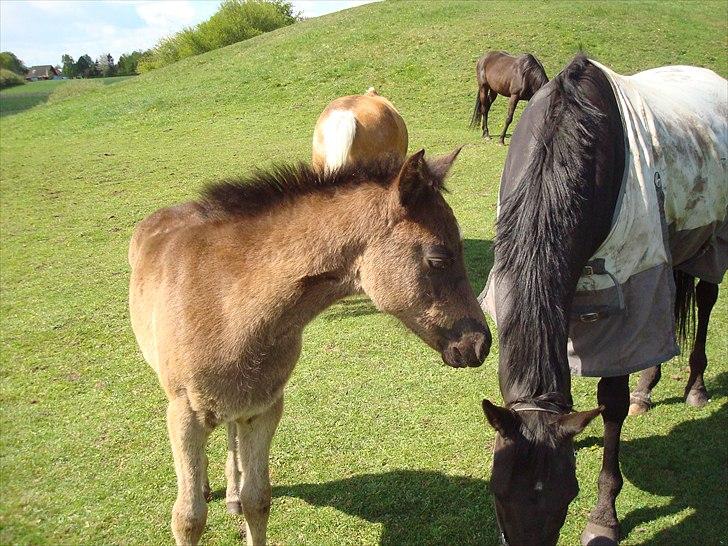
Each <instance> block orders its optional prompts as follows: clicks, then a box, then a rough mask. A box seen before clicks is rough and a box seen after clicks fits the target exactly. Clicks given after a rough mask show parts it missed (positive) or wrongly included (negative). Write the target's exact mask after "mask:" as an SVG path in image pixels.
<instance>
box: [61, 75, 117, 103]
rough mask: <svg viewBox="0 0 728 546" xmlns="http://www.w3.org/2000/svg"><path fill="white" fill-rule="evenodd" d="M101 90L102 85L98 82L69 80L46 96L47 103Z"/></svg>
mask: <svg viewBox="0 0 728 546" xmlns="http://www.w3.org/2000/svg"><path fill="white" fill-rule="evenodd" d="M103 88H104V84H103V83H102V82H100V81H99V80H69V81H68V82H67V83H64V84H63V85H59V86H58V87H57V88H56V89H54V90H53V92H52V93H51V94H50V95H49V96H48V102H60V101H62V100H66V99H71V98H73V97H78V96H80V95H85V94H86V93H90V92H92V91H96V90H97V89H103Z"/></svg>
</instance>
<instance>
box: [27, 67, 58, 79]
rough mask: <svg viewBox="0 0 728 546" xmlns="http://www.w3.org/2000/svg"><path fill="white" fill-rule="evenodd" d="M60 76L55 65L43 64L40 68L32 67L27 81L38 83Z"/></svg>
mask: <svg viewBox="0 0 728 546" xmlns="http://www.w3.org/2000/svg"><path fill="white" fill-rule="evenodd" d="M60 74H61V73H60V72H59V71H58V70H56V68H55V67H54V66H53V65H50V64H42V65H39V66H31V67H30V69H29V70H28V73H27V74H26V75H25V79H26V80H28V81H31V82H37V81H38V80H50V79H51V78H53V77H54V76H60Z"/></svg>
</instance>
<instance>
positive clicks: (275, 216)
mask: <svg viewBox="0 0 728 546" xmlns="http://www.w3.org/2000/svg"><path fill="white" fill-rule="evenodd" d="M386 198H387V195H386V189H385V188H382V187H378V186H374V185H371V186H370V185H366V184H363V185H360V186H357V187H355V188H348V189H342V190H339V191H335V192H333V193H324V192H322V193H316V194H310V195H305V196H302V197H300V198H298V199H297V200H296V201H295V202H293V203H290V204H287V205H284V206H281V207H279V208H278V209H277V210H275V211H274V212H272V213H271V214H269V215H267V216H266V217H264V218H261V219H258V220H257V221H258V222H259V224H258V225H257V226H256V231H258V232H259V233H260V232H263V233H264V235H263V236H262V237H261V239H260V240H258V241H257V242H256V244H257V245H263V246H264V247H265V248H264V249H263V251H262V252H260V253H257V254H258V255H259V256H262V257H264V259H268V260H270V264H268V266H267V269H268V278H267V282H268V284H269V285H271V286H274V287H275V298H276V302H275V306H276V307H278V308H280V309H282V310H283V313H284V314H285V316H286V320H291V321H292V322H293V324H291V326H292V327H295V326H296V325H298V326H300V327H303V326H305V324H306V323H308V322H309V321H310V320H312V319H313V318H314V317H315V316H316V315H317V314H319V313H320V312H322V311H323V310H325V309H326V308H327V307H329V306H330V305H332V304H333V303H335V302H336V301H337V300H339V299H341V298H343V297H346V296H348V295H351V294H354V293H357V292H358V291H359V290H360V286H359V279H358V271H357V268H358V261H359V257H360V256H361V254H362V252H363V251H364V249H365V248H366V246H367V244H368V243H369V242H370V241H371V240H372V239H374V238H376V237H377V236H379V235H380V234H382V233H384V232H385V231H386V230H387V229H389V228H388V218H387V199H386ZM243 229H244V230H245V229H249V227H244V228H243ZM266 249H267V250H266Z"/></svg>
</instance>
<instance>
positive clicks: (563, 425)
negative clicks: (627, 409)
mask: <svg viewBox="0 0 728 546" xmlns="http://www.w3.org/2000/svg"><path fill="white" fill-rule="evenodd" d="M602 411H604V406H599V407H598V408H596V409H593V410H589V411H577V412H574V413H567V414H566V415H561V416H559V418H558V419H557V420H556V423H555V424H556V426H558V427H559V432H560V433H561V434H562V435H563V436H564V437H566V436H576V435H577V434H579V433H580V432H581V431H582V430H584V429H585V428H586V426H587V425H588V424H589V423H591V421H592V419H594V418H595V417H596V416H598V415H599V414H600V413H602Z"/></svg>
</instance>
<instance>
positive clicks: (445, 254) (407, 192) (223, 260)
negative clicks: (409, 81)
mask: <svg viewBox="0 0 728 546" xmlns="http://www.w3.org/2000/svg"><path fill="white" fill-rule="evenodd" d="M458 151H459V150H456V151H455V152H453V153H451V154H450V155H447V156H444V157H439V158H435V159H431V160H429V159H426V158H425V157H424V150H423V151H420V152H418V153H416V154H414V155H412V156H411V157H410V158H409V159H407V160H406V161H405V162H404V163H402V161H401V160H400V159H398V158H396V157H390V158H381V159H379V160H373V161H367V162H364V163H352V164H349V165H347V166H344V167H341V168H339V169H334V170H332V171H328V172H326V173H322V172H320V171H315V170H313V169H312V168H310V167H308V166H305V165H300V166H297V167H281V168H278V169H273V170H271V171H270V172H262V173H258V174H257V175H255V176H253V177H251V178H248V179H240V180H229V181H226V182H221V183H219V184H215V185H212V186H210V187H208V188H207V190H206V191H205V192H204V193H203V196H202V198H201V199H200V200H199V201H197V202H192V203H187V204H183V205H179V206H176V207H171V208H166V209H162V210H160V211H158V212H156V213H154V214H152V215H151V216H149V217H148V218H147V219H146V220H144V221H142V222H141V223H140V224H139V225H138V226H137V228H136V230H135V232H134V235H133V237H132V241H131V246H130V249H129V262H130V264H131V266H132V274H131V283H130V289H129V305H130V312H131V321H132V326H133V329H134V333H135V335H136V338H137V341H138V343H139V346H140V348H141V350H142V353H143V355H144V358H145V359H146V361H147V362H148V363H149V365H150V366H151V367H152V368H153V369H154V370H155V371H156V372H157V375H158V377H159V381H160V383H161V385H162V387H163V388H164V390H165V392H166V394H167V397H168V399H169V405H168V409H167V423H168V429H169V437H170V441H171V444H172V452H173V455H174V461H175V470H176V473H177V485H178V494H177V500H176V502H175V504H174V508H173V511H172V531H173V533H174V536H175V539H176V541H177V543H178V544H196V543H197V541H198V540H199V538H200V536H201V534H202V531H203V529H204V526H205V521H206V518H207V506H206V503H205V497H206V489H207V490H208V491H209V485H208V484H207V471H206V469H207V457H206V455H205V444H206V441H207V438H208V436H209V434H210V433H211V432H212V430H213V429H214V428H215V427H216V426H217V425H219V424H222V423H226V424H228V460H227V465H226V477H227V481H228V488H227V494H226V500H227V503H228V508H229V509H230V510H231V511H233V512H239V511H240V510H241V508H242V512H243V513H244V515H245V520H246V528H247V529H246V536H247V541H248V544H249V545H251V546H254V545H255V546H258V545H262V544H264V543H265V535H266V526H267V521H268V515H269V511H270V501H271V488H270V480H269V474H268V453H269V447H270V442H271V439H272V437H273V434H274V432H275V429H276V426H277V424H278V421H279V420H280V417H281V413H282V408H283V388H284V386H285V384H286V382H287V380H288V378H289V377H290V375H291V372H292V371H293V367H294V365H295V363H296V361H297V360H298V356H299V353H300V350H301V343H302V341H301V340H302V333H303V329H304V327H305V326H306V324H307V323H308V322H310V321H311V320H312V319H313V318H314V317H315V316H316V315H317V314H318V313H320V312H321V311H323V310H324V309H326V308H327V307H329V306H330V305H331V304H333V303H334V302H336V301H337V300H339V299H341V298H343V297H345V296H347V295H350V294H354V293H356V292H360V291H363V292H364V293H366V294H367V295H368V296H369V297H370V298H371V299H372V301H373V302H374V304H375V305H376V306H377V308H378V309H380V310H381V311H384V312H386V313H389V314H392V315H394V316H395V317H397V318H398V319H399V320H401V321H402V322H403V323H404V324H405V325H406V326H407V327H408V328H409V329H411V330H412V331H413V332H415V333H416V334H417V335H418V336H419V337H420V338H421V339H422V340H423V341H425V343H427V344H428V345H429V346H430V347H432V348H433V349H435V350H437V351H438V352H440V354H441V355H442V358H443V360H444V361H445V363H447V364H448V365H450V366H454V367H464V366H478V365H480V364H481V363H482V362H483V360H484V359H485V357H486V356H487V354H488V351H489V349H490V344H491V336H490V332H489V331H488V327H487V325H486V323H485V320H484V316H483V312H482V311H481V309H480V306H479V305H478V302H477V300H476V298H475V295H474V294H473V291H472V289H471V287H470V284H469V282H468V279H467V275H466V272H465V263H464V259H463V245H462V242H461V240H460V237H459V234H458V228H457V223H456V221H455V216H454V215H453V212H452V210H451V209H450V207H449V206H448V205H447V203H446V202H445V199H444V198H443V197H442V194H441V191H442V189H443V182H444V180H445V177H446V175H447V173H448V171H449V169H450V167H451V165H452V163H453V161H454V160H455V158H456V156H457V153H458Z"/></svg>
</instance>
